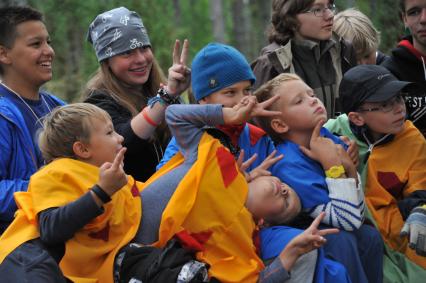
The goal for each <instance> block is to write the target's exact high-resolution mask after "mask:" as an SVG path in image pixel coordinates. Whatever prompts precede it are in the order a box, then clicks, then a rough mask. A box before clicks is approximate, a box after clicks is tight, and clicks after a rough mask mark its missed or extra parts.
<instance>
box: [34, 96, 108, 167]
mask: <svg viewBox="0 0 426 283" xmlns="http://www.w3.org/2000/svg"><path fill="white" fill-rule="evenodd" d="M93 119H100V120H103V121H111V117H110V116H109V114H108V113H107V112H106V111H104V110H103V109H101V108H99V107H97V106H96V105H93V104H89V103H74V104H68V105H65V106H61V107H57V108H55V109H54V110H53V111H52V112H51V113H50V114H48V115H47V116H46V117H45V118H44V120H43V130H42V131H41V132H40V135H39V148H40V150H41V153H42V155H43V158H44V160H46V163H49V162H51V161H53V160H54V159H56V158H61V157H68V158H75V155H74V151H73V144H74V143H75V142H76V141H81V142H84V143H88V142H89V140H90V135H91V131H92V127H91V121H93Z"/></svg>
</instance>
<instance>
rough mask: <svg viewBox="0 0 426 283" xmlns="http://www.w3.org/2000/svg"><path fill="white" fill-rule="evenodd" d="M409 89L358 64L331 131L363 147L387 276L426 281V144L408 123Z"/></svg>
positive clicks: (344, 90)
mask: <svg viewBox="0 0 426 283" xmlns="http://www.w3.org/2000/svg"><path fill="white" fill-rule="evenodd" d="M410 88H411V90H413V89H414V90H415V88H416V85H414V84H412V83H409V82H404V81H398V80H397V79H396V78H395V77H394V76H393V75H392V74H391V73H390V72H389V71H388V70H386V69H385V68H383V67H381V66H374V65H365V66H358V67H356V68H354V69H352V70H350V71H349V72H348V73H347V75H345V77H344V79H343V80H342V85H341V93H342V99H343V100H342V101H343V107H344V111H345V113H346V115H342V116H340V117H339V118H338V119H336V120H333V121H330V122H328V123H327V127H328V128H329V129H330V130H331V131H333V132H336V133H339V134H345V135H348V136H350V137H351V138H353V139H356V141H357V143H358V146H359V148H360V161H361V162H360V166H359V170H360V172H363V175H364V179H365V182H364V183H365V187H364V191H365V201H366V203H367V206H368V209H369V212H370V213H371V219H372V220H373V221H374V222H375V223H376V226H377V227H378V229H379V231H380V233H381V234H382V237H383V239H384V241H385V243H386V246H387V247H389V248H390V249H387V253H386V254H387V256H388V257H389V259H390V260H387V261H386V263H388V264H392V263H393V264H394V266H393V267H392V268H389V269H387V268H385V277H386V278H387V279H389V278H391V279H390V280H395V278H398V280H403V281H404V282H420V281H421V280H423V278H424V276H421V275H420V274H426V273H425V269H424V268H425V267H426V258H425V257H424V255H425V251H426V246H425V243H424V241H423V239H424V237H425V235H426V230H425V227H426V225H425V223H426V214H425V213H424V211H425V209H424V208H423V207H422V205H424V204H425V203H426V197H425V196H426V191H425V188H426V174H425V173H426V169H425V168H426V142H425V139H424V137H422V135H421V133H420V132H419V131H418V129H417V128H416V127H414V126H413V124H412V122H411V121H406V110H405V105H404V101H403V99H402V96H401V95H402V94H401V93H403V92H405V91H408V90H410ZM400 233H401V234H402V235H404V236H405V235H407V234H409V237H407V238H405V237H401V236H400ZM392 250H393V251H392ZM416 253H417V254H416ZM402 254H403V255H405V257H407V258H408V259H409V260H411V261H412V262H415V263H416V264H417V265H419V266H421V267H422V268H420V267H419V266H417V267H416V266H415V265H413V264H412V263H411V264H410V262H409V261H407V260H405V259H404V256H402ZM388 266H390V265H388ZM401 266H404V269H403V268H401ZM385 267H386V265H385ZM398 270H399V271H398Z"/></svg>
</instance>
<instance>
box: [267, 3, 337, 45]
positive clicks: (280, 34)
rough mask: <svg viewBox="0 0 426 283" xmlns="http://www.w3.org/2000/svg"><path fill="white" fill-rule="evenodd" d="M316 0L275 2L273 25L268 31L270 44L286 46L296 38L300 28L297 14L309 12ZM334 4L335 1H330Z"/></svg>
mask: <svg viewBox="0 0 426 283" xmlns="http://www.w3.org/2000/svg"><path fill="white" fill-rule="evenodd" d="M314 2H315V0H273V1H272V15H271V25H270V27H269V29H268V31H267V35H268V40H269V42H270V43H272V42H276V43H278V44H281V45H284V44H286V43H287V42H288V41H289V40H290V39H291V38H293V37H294V36H295V32H296V31H297V29H298V28H299V21H298V20H297V18H296V16H297V14H300V13H302V12H304V11H306V10H308V9H309V8H310V7H311V6H312V5H313V4H314ZM330 4H334V0H330Z"/></svg>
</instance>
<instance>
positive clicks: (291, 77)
mask: <svg viewBox="0 0 426 283" xmlns="http://www.w3.org/2000/svg"><path fill="white" fill-rule="evenodd" d="M295 80H300V81H303V80H302V79H301V78H300V77H299V76H298V75H296V74H291V73H282V74H279V75H278V76H276V77H275V78H273V79H272V80H270V81H267V82H266V83H264V84H263V85H262V86H261V87H260V88H258V89H257V90H256V91H255V92H254V95H255V96H256V98H257V101H259V102H264V101H266V100H268V99H270V98H271V97H273V96H275V95H277V93H276V91H277V89H278V88H279V87H281V85H282V84H283V83H285V82H288V81H295ZM276 105H278V104H277V103H274V104H272V105H271V106H270V107H269V109H268V110H277V111H280V109H277V106H276ZM273 118H274V117H256V119H255V122H256V123H257V124H258V125H259V126H260V127H261V128H262V129H264V130H265V131H266V132H267V133H268V135H269V136H270V137H271V138H272V139H273V140H274V141H280V140H281V139H282V138H281V137H280V136H279V135H278V134H277V133H276V132H275V131H274V130H273V129H272V128H271V121H272V119H273Z"/></svg>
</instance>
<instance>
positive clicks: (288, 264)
mask: <svg viewBox="0 0 426 283" xmlns="http://www.w3.org/2000/svg"><path fill="white" fill-rule="evenodd" d="M324 216H325V213H324V212H321V214H319V215H318V216H317V217H316V218H315V220H314V221H313V222H312V224H311V226H309V227H308V229H306V230H305V231H304V232H303V233H301V234H299V235H298V236H296V237H295V238H293V239H292V240H291V241H290V242H289V243H288V244H287V246H286V247H285V248H284V250H283V251H282V252H281V253H280V255H279V257H280V260H281V263H282V265H283V266H284V268H285V269H286V270H288V271H290V270H291V268H292V267H293V265H294V263H295V262H296V260H297V259H298V258H299V257H300V256H301V255H303V254H305V253H308V252H310V251H312V250H314V249H317V248H319V247H321V246H322V245H324V244H325V243H326V239H325V238H324V236H325V235H328V234H335V233H338V232H339V229H336V228H332V229H323V230H319V229H318V226H319V224H320V223H321V221H322V219H323V218H324Z"/></svg>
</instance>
